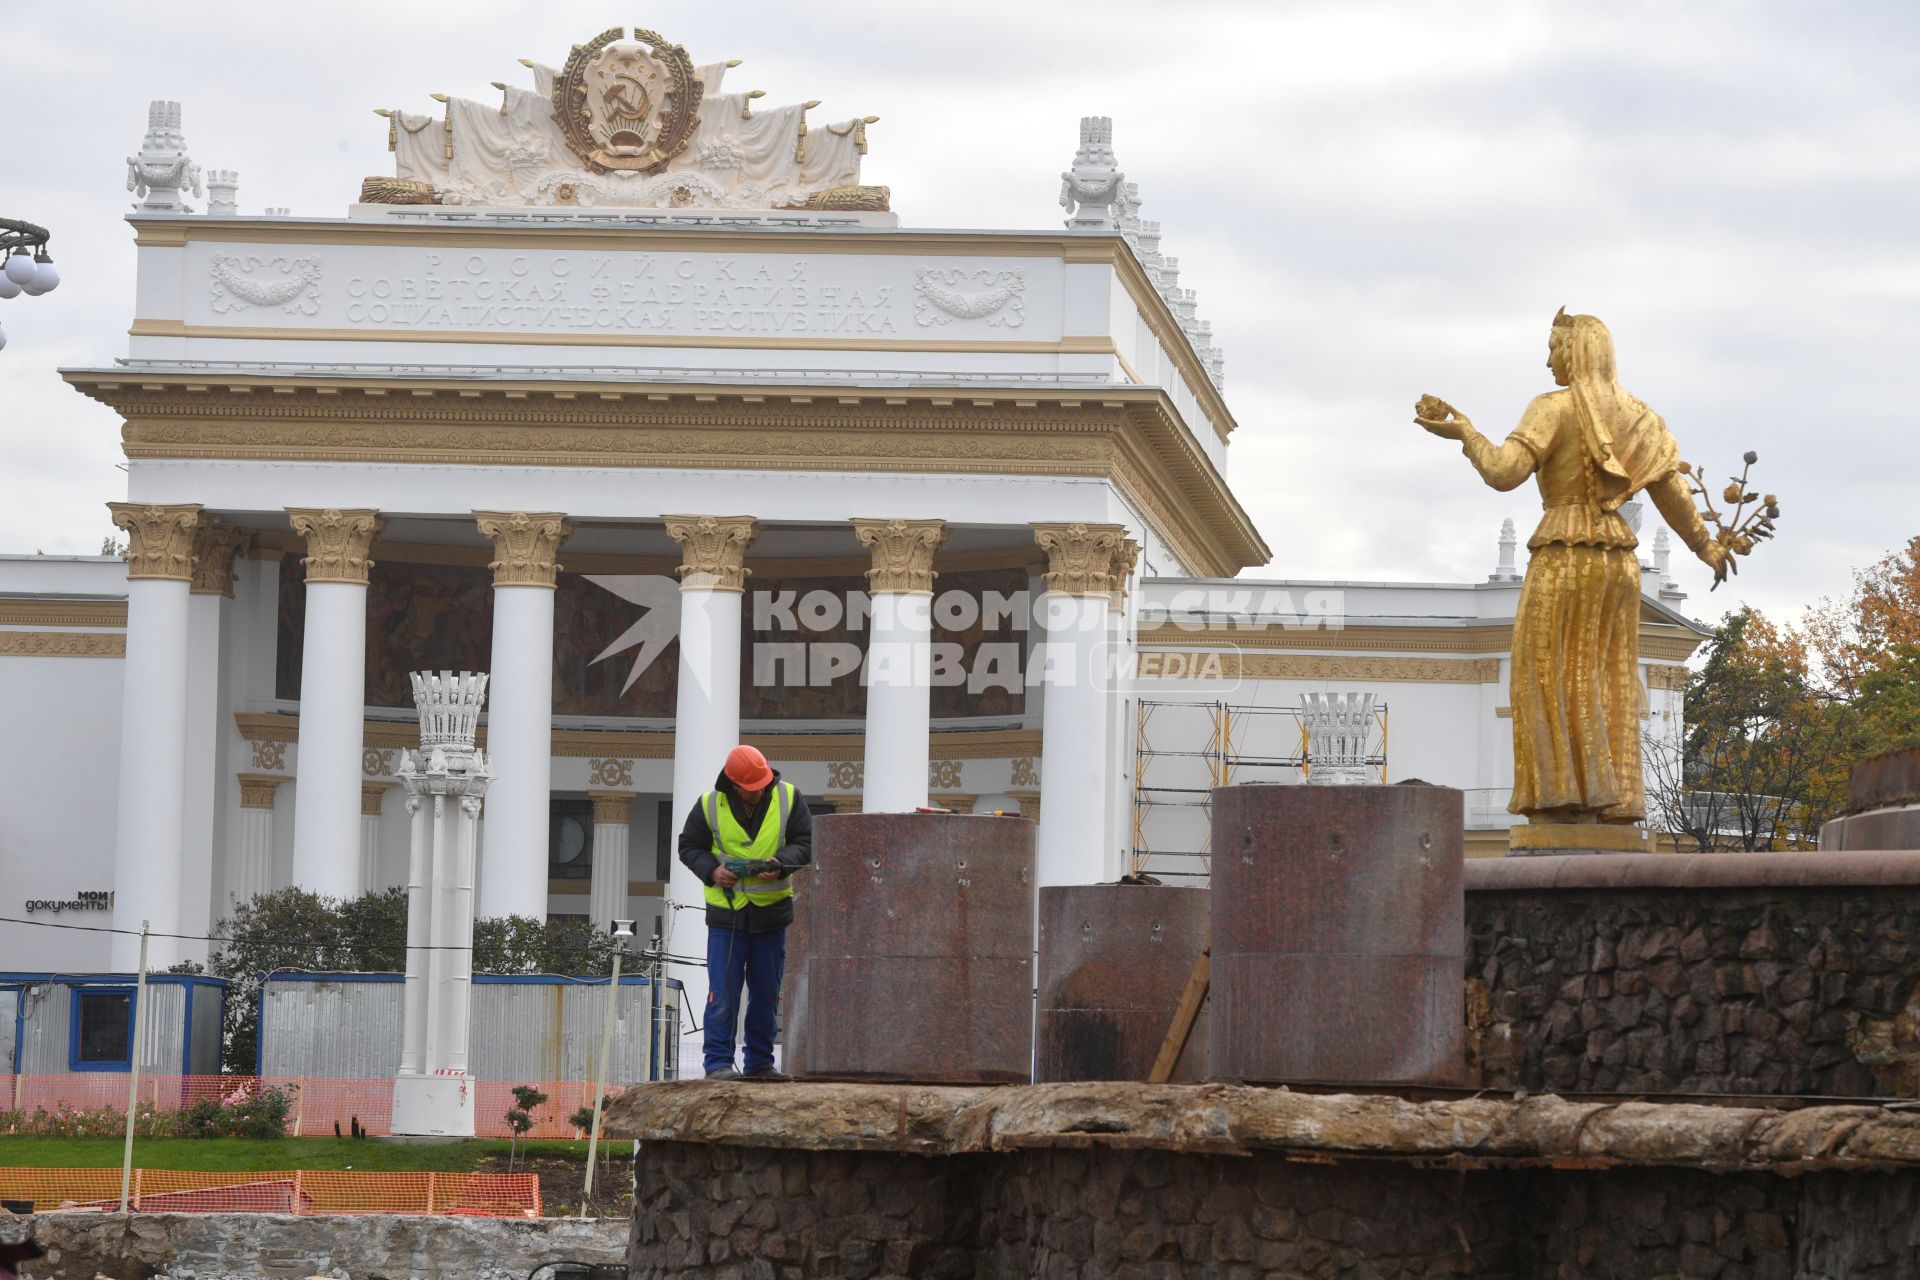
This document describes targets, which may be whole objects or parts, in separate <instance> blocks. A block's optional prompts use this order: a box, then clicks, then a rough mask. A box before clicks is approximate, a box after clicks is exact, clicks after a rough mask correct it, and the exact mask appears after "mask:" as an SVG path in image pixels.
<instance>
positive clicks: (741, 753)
mask: <svg viewBox="0 0 1920 1280" xmlns="http://www.w3.org/2000/svg"><path fill="white" fill-rule="evenodd" d="M726 775H727V780H728V781H729V782H731V783H733V785H734V786H736V787H739V788H740V789H741V790H743V791H758V790H759V789H760V788H762V787H764V786H766V785H767V784H768V783H769V782H772V781H773V766H772V765H770V764H768V763H767V758H766V757H765V756H763V755H761V754H760V749H759V748H758V747H749V746H747V745H745V744H744V743H743V744H742V745H740V746H737V747H735V748H734V749H733V750H731V751H729V752H727V768H726Z"/></svg>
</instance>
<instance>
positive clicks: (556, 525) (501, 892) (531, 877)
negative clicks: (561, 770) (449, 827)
mask: <svg viewBox="0 0 1920 1280" xmlns="http://www.w3.org/2000/svg"><path fill="white" fill-rule="evenodd" d="M473 518H474V521H475V522H476V523H477V524H478V525H479V526H480V532H481V533H482V534H484V535H485V536H486V537H488V538H490V539H492V541H493V563H492V564H491V565H489V566H488V567H489V568H491V569H492V570H493V671H492V676H493V679H492V684H491V686H490V687H491V689H492V697H493V701H492V703H491V704H490V705H489V707H488V710H487V748H488V750H489V751H491V752H492V753H493V773H494V782H493V785H492V788H491V790H489V791H488V792H487V817H486V835H485V849H484V851H483V852H482V854H481V859H482V863H483V865H482V867H481V870H480V911H479V913H480V915H482V916H508V915H518V916H532V917H534V918H535V919H538V920H545V919H546V918H547V825H548V820H549V817H550V816H551V811H552V790H553V588H554V575H555V574H556V573H558V572H559V570H560V567H561V566H560V565H559V564H558V563H557V562H556V561H555V558H554V557H555V556H556V555H557V554H558V553H559V550H560V544H561V543H563V542H565V541H566V540H567V538H568V537H569V536H571V535H572V533H573V525H571V524H570V523H568V521H567V519H566V517H565V516H563V515H561V514H560V513H559V512H557V511H536V512H526V511H476V512H474V513H473Z"/></svg>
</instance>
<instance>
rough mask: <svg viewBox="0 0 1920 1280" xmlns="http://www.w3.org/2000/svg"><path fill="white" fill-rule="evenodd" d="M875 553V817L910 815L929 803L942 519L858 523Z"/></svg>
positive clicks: (871, 684) (869, 667)
mask: <svg viewBox="0 0 1920 1280" xmlns="http://www.w3.org/2000/svg"><path fill="white" fill-rule="evenodd" d="M853 527H854V530H855V532H856V533H857V534H858V536H859V538H860V541H861V542H862V543H863V544H864V545H866V546H868V547H871V548H872V549H873V568H871V569H869V570H868V571H867V585H868V590H869V592H870V596H871V600H872V608H871V610H870V614H869V618H868V623H867V626H868V638H867V662H866V683H867V734H866V775H865V778H866V780H865V785H864V788H863V791H862V795H863V805H862V807H863V808H864V809H865V811H866V812H868V813H907V812H911V811H912V810H914V809H916V808H919V807H920V806H922V805H924V804H926V803H927V761H928V758H929V755H930V743H929V741H928V732H929V726H930V722H931V701H932V693H933V690H932V682H931V676H932V640H933V577H934V574H933V553H934V551H935V550H937V549H938V548H939V547H940V546H941V544H943V543H944V542H945V541H946V537H947V533H946V525H945V524H944V523H943V522H941V521H939V520H855V521H854V522H853Z"/></svg>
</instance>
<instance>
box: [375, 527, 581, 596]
mask: <svg viewBox="0 0 1920 1280" xmlns="http://www.w3.org/2000/svg"><path fill="white" fill-rule="evenodd" d="M473 519H474V523H475V524H477V525H478V526H479V528H480V533H481V535H482V536H483V537H486V538H489V539H491V540H492V542H493V554H494V558H493V559H492V560H490V561H489V562H488V563H487V568H488V569H490V570H492V571H493V585H494V586H495V587H545V588H547V589H548V590H549V591H551V590H552V589H553V582H554V574H555V573H557V572H558V571H559V570H560V569H561V568H563V567H564V566H562V565H561V564H560V563H559V560H558V557H559V554H560V544H561V543H563V542H565V541H566V540H567V539H568V538H570V537H572V536H573V522H572V521H570V520H568V519H567V518H566V516H564V515H562V514H561V513H560V512H558V511H534V512H527V511H476V512H474V513H473ZM381 554H383V555H384V554H385V551H384V550H383V551H382V553H381Z"/></svg>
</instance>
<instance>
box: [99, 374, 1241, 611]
mask: <svg viewBox="0 0 1920 1280" xmlns="http://www.w3.org/2000/svg"><path fill="white" fill-rule="evenodd" d="M65 376H66V378H67V380H68V381H69V382H71V383H73V385H74V386H76V387H77V388H79V389H80V390H81V391H83V392H85V393H86V394H88V395H90V396H93V397H94V398H96V399H98V400H101V401H102V402H103V403H106V404H108V405H110V406H112V407H113V408H114V409H115V410H117V411H118V412H119V413H120V414H121V415H122V416H123V417H124V418H125V419H126V425H125V427H124V428H123V430H122V433H121V435H122V449H123V451H124V452H125V454H126V456H127V457H128V458H130V459H136V460H139V459H148V458H154V459H202V458H205V459H223V460H225V459H246V460H262V461H306V462H375V463H389V464H390V463H430V464H447V463H454V464H459V463H472V462H475V461H480V462H485V463H488V464H492V465H505V466H511V465H516V464H522V465H529V466H543V467H550V466H590V467H657V468H663V469H672V468H677V467H688V466H697V467H700V468H702V469H712V468H714V467H728V468H734V469H740V470H778V471H809V470H819V471H844V472H875V471H909V472H916V473H934V474H965V475H1040V476H1081V477H1087V478H1093V479H1105V480H1107V481H1109V482H1110V483H1112V484H1114V485H1115V486H1116V487H1117V488H1119V489H1120V491H1121V493H1122V495H1123V496H1124V497H1125V498H1126V499H1127V501H1128V502H1129V503H1130V504H1131V505H1132V506H1133V507H1134V508H1135V509H1136V510H1137V511H1138V512H1140V514H1141V516H1142V518H1143V519H1145V520H1146V521H1147V523H1148V524H1149V525H1150V526H1151V527H1152V528H1153V530H1154V531H1155V532H1156V533H1157V534H1159V535H1160V537H1161V538H1162V539H1163V540H1164V541H1165V542H1166V543H1167V544H1168V546H1169V547H1170V548H1171V549H1172V550H1173V552H1174V554H1175V555H1176V556H1178V557H1179V558H1180V559H1181V561H1182V563H1183V564H1184V565H1185V566H1186V567H1187V569H1188V570H1189V571H1191V572H1193V573H1194V574H1196V575H1199V576H1212V577H1231V576H1233V575H1234V574H1236V573H1238V572H1239V571H1240V570H1241V569H1243V568H1250V567H1254V566H1258V565H1261V564H1265V563H1266V562H1267V560H1268V559H1269V558H1270V552H1269V550H1268V548H1267V546H1266V544H1265V542H1263V541H1262V540H1261V538H1260V535H1259V532H1258V531H1257V530H1256V529H1255V528H1254V526H1253V522H1252V521H1251V520H1250V519H1249V518H1248V516H1247V514H1246V512H1245V510H1244V509H1243V508H1242V507H1241V506H1240V504H1239V503H1238V501H1237V500H1236V499H1235V498H1234V496H1233V494H1232V491H1231V490H1229V489H1228V488H1227V485H1226V481H1225V479H1224V478H1223V477H1222V476H1221V475H1220V473H1219V470H1218V468H1216V467H1215V466H1214V465H1213V462H1212V460H1211V459H1210V458H1208V457H1207V455H1206V453H1205V452H1204V451H1203V450H1201V449H1200V447H1199V445H1198V443H1197V442H1196V441H1195V440H1194V439H1193V437H1192V435H1191V434H1190V433H1189V432H1188V431H1186V430H1185V428H1184V427H1182V426H1181V425H1180V420H1179V416H1178V413H1177V411H1176V410H1175V409H1174V407H1173V405H1172V402H1171V401H1170V400H1168V399H1167V396H1166V393H1165V392H1164V391H1162V390H1160V389H1159V388H1157V387H1123V386H1113V387H1099V388H1088V389H1085V390H1081V389H1067V388H1059V387H1053V388H1033V389H1026V388H1022V389H1020V390H1018V391H1009V390H1005V389H1001V390H998V391H991V392H989V391H984V390H983V391H982V392H980V393H978V394H969V393H966V392H964V391H956V390H954V389H951V388H942V389H930V388H890V389H885V390H875V389H871V388H869V389H854V388H847V389H844V390H843V389H839V388H818V387H810V388H800V387H785V388H766V389H763V390H748V389H743V388H741V387H739V386H714V387H710V388H709V387H700V386H682V385H674V386H671V387H667V386H662V385H659V384H653V385H646V384H633V383H606V384H599V383H580V384H565V385H563V386H556V385H555V384H553V383H551V382H547V383H540V382H530V383H524V384H512V383H488V384H486V385H485V386H484V387H474V386H473V385H472V384H470V383H468V384H463V383H460V382H457V381H440V382H434V381H427V380H422V381H419V382H410V381H407V380H395V379H384V380H380V379H372V380H348V379H320V378H299V379H296V378H267V377H257V376H256V377H251V378H241V377H229V378H220V379H205V378H200V377H189V376H187V375H171V374H169V375H166V376H165V378H164V379H162V380H158V381H150V380H144V379H143V380H139V381H134V380H128V379H125V378H123V377H120V376H116V375H113V374H110V373H104V372H100V371H79V372H71V373H68V374H66V375H65ZM769 460H773V461H769ZM575 514H579V513H575Z"/></svg>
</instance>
